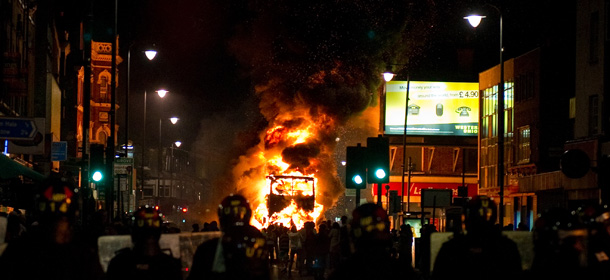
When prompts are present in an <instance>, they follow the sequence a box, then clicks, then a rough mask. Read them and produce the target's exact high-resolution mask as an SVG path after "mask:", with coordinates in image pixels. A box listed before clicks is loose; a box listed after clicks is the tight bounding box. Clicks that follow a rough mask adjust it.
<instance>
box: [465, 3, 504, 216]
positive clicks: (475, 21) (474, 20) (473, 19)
mask: <svg viewBox="0 0 610 280" xmlns="http://www.w3.org/2000/svg"><path fill="white" fill-rule="evenodd" d="M487 5H488V6H490V7H492V8H494V9H495V10H496V11H497V12H498V14H499V16H500V83H499V85H498V93H497V98H498V107H497V110H496V112H497V114H498V187H499V188H500V193H499V195H500V209H499V210H500V211H499V215H498V216H499V219H500V225H501V226H503V225H504V113H505V112H504V110H505V108H504V94H505V93H504V59H503V58H502V54H503V52H504V45H503V42H502V39H503V36H502V11H501V10H500V9H499V8H498V7H496V6H494V5H491V4H487ZM483 18H485V16H480V15H470V16H467V17H464V19H467V20H468V22H469V23H470V25H472V27H475V28H476V27H477V26H478V25H479V23H481V20H482V19H483Z"/></svg>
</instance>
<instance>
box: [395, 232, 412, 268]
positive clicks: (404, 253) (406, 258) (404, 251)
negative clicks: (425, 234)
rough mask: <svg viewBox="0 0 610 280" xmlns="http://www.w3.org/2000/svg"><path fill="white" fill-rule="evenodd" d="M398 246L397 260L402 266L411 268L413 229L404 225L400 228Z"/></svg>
mask: <svg viewBox="0 0 610 280" xmlns="http://www.w3.org/2000/svg"><path fill="white" fill-rule="evenodd" d="M398 239H399V243H400V244H399V245H398V259H399V260H400V263H401V264H402V265H409V266H412V264H411V263H412V262H413V258H412V251H413V228H411V225H409V224H406V225H402V226H400V236H399V237H398Z"/></svg>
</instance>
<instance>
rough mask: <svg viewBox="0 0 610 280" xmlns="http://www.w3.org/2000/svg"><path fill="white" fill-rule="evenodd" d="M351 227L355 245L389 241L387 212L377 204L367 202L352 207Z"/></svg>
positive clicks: (378, 243)
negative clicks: (354, 207)
mask: <svg viewBox="0 0 610 280" xmlns="http://www.w3.org/2000/svg"><path fill="white" fill-rule="evenodd" d="M351 227H352V236H353V238H354V242H355V244H356V246H362V245H380V244H385V243H387V242H390V241H391V235H390V220H389V219H388V214H387V213H386V211H385V210H384V209H383V208H382V207H381V206H379V205H377V204H374V203H367V204H363V205H361V206H359V207H358V208H356V209H354V211H353V212H352V222H351Z"/></svg>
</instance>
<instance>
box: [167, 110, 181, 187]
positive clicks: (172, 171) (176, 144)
mask: <svg viewBox="0 0 610 280" xmlns="http://www.w3.org/2000/svg"><path fill="white" fill-rule="evenodd" d="M173 119H175V121H173ZM170 120H172V124H176V122H178V118H175V117H174V118H171V119H170ZM174 145H175V146H176V148H180V146H181V145H182V141H180V140H178V141H176V142H174ZM169 172H170V175H171V181H170V188H171V189H172V190H173V189H174V146H173V145H172V155H171V165H170V166H169ZM180 198H182V195H181V196H180Z"/></svg>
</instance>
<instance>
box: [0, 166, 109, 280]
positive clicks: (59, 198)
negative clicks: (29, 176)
mask: <svg viewBox="0 0 610 280" xmlns="http://www.w3.org/2000/svg"><path fill="white" fill-rule="evenodd" d="M37 187H38V192H37V195H36V197H35V208H34V215H35V218H36V224H37V225H36V226H35V227H32V228H30V230H29V232H28V235H27V236H26V237H25V238H20V239H18V240H15V242H11V243H9V245H8V246H7V248H6V250H5V251H4V253H3V254H2V257H1V258H0V278H2V279H5V280H11V279H63V280H70V279H102V277H103V270H102V267H101V265H100V262H99V259H98V256H97V254H96V253H95V248H91V247H90V246H87V243H85V242H83V240H82V239H81V236H80V235H79V234H78V231H77V230H76V228H75V224H76V218H77V215H78V213H77V212H78V211H77V207H76V204H77V203H76V201H78V198H77V196H78V193H76V192H75V186H74V185H73V183H72V182H71V181H70V180H69V179H67V178H62V177H59V176H58V177H55V176H54V175H51V177H50V178H48V179H46V180H44V181H43V182H42V183H41V184H40V185H39V186H37Z"/></svg>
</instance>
